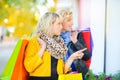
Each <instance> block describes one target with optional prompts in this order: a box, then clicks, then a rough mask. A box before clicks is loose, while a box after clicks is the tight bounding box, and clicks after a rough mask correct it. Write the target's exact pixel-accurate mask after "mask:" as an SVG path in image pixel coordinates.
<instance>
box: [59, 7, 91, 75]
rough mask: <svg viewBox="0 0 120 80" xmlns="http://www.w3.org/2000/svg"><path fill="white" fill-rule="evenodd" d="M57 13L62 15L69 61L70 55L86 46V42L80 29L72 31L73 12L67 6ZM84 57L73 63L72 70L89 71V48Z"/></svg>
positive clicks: (63, 35)
mask: <svg viewBox="0 0 120 80" xmlns="http://www.w3.org/2000/svg"><path fill="white" fill-rule="evenodd" d="M57 13H58V14H59V15H60V17H61V20H62V26H63V29H62V33H61V37H62V38H63V39H64V41H65V43H66V45H67V47H68V52H67V54H66V57H65V61H67V60H68V59H69V57H70V55H71V54H72V53H74V52H76V51H78V50H81V49H83V48H86V44H85V42H84V40H83V38H82V35H81V33H78V31H77V30H76V31H72V26H73V13H72V11H70V10H69V9H67V8H64V9H59V10H58V11H57ZM81 56H82V59H81V58H80V59H77V60H75V61H74V62H73V63H72V65H71V66H72V71H77V72H80V73H82V74H83V76H85V74H86V73H87V72H88V67H87V66H86V64H85V62H84V61H87V60H88V59H90V52H89V51H88V49H87V50H86V51H84V52H83V53H82V54H81Z"/></svg>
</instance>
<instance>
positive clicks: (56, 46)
mask: <svg viewBox="0 0 120 80" xmlns="http://www.w3.org/2000/svg"><path fill="white" fill-rule="evenodd" d="M40 38H41V39H42V40H44V41H45V42H46V50H47V51H49V52H50V54H51V56H53V57H55V58H56V59H60V58H61V59H63V58H64V57H65V56H66V53H67V50H68V49H67V47H66V45H65V44H64V40H63V39H62V38H61V37H60V36H55V37H53V38H51V37H48V36H47V35H45V34H43V33H42V34H41V33H40Z"/></svg>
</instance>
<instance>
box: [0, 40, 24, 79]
mask: <svg viewBox="0 0 120 80" xmlns="http://www.w3.org/2000/svg"><path fill="white" fill-rule="evenodd" d="M21 45H22V40H20V39H19V40H18V42H17V44H16V46H15V48H14V50H13V52H12V55H11V57H10V59H9V60H8V63H7V64H6V66H5V68H4V70H3V72H2V74H1V76H0V80H10V79H11V76H12V72H13V69H14V66H15V63H16V60H17V57H18V53H19V51H20V48H21Z"/></svg>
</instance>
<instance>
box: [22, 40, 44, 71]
mask: <svg viewBox="0 0 120 80" xmlns="http://www.w3.org/2000/svg"><path fill="white" fill-rule="evenodd" d="M39 49H40V47H39V44H38V42H37V39H35V38H33V39H31V40H30V41H29V43H28V46H27V48H26V52H25V59H24V66H25V68H26V70H27V71H28V72H33V71H34V70H35V69H36V68H37V67H39V66H40V64H42V62H43V61H42V59H41V57H40V55H39V54H38V50H39Z"/></svg>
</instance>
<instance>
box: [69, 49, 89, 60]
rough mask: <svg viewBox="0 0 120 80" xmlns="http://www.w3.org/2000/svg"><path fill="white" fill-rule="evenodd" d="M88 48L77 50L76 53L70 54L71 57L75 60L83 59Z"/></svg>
mask: <svg viewBox="0 0 120 80" xmlns="http://www.w3.org/2000/svg"><path fill="white" fill-rule="evenodd" d="M85 50H87V48H84V49H82V50H79V51H76V52H75V53H73V54H72V55H71V56H70V59H72V60H75V59H82V57H83V56H84V53H83V51H85Z"/></svg>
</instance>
